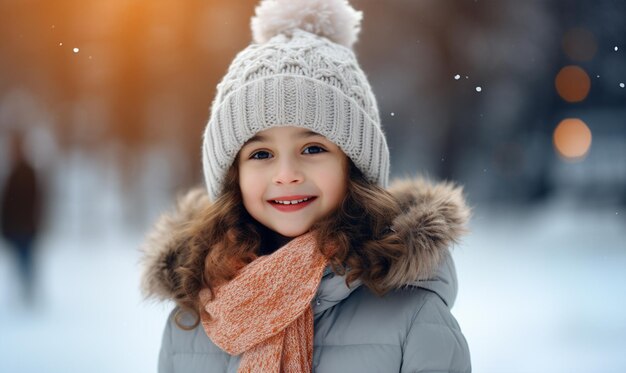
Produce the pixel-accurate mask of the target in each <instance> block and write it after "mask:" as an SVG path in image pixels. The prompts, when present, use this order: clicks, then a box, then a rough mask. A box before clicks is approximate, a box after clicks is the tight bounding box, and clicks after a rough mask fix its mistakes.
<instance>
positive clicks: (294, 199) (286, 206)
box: [267, 196, 317, 212]
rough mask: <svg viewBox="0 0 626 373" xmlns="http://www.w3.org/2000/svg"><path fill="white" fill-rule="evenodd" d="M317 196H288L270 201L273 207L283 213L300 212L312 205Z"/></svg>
mask: <svg viewBox="0 0 626 373" xmlns="http://www.w3.org/2000/svg"><path fill="white" fill-rule="evenodd" d="M316 199H317V197H316V196H287V197H278V198H276V199H271V200H268V201H267V202H269V203H270V204H271V205H272V207H274V208H275V209H277V210H279V211H283V212H292V211H298V210H300V209H303V208H305V207H306V206H308V205H310V204H311V203H312V202H313V201H315V200H316Z"/></svg>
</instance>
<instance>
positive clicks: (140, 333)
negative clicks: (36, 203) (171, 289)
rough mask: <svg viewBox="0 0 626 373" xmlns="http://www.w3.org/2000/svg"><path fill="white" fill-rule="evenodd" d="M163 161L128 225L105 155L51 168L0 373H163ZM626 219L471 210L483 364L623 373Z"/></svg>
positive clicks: (469, 312)
mask: <svg viewBox="0 0 626 373" xmlns="http://www.w3.org/2000/svg"><path fill="white" fill-rule="evenodd" d="M105 159H106V157H105ZM162 159H163V158H162V157H159V156H157V155H155V154H152V156H151V157H146V158H145V162H146V164H145V167H143V168H142V169H143V170H147V171H144V172H143V173H141V174H138V175H137V177H138V178H140V179H141V180H143V181H142V182H143V183H145V184H144V185H153V186H155V187H154V188H151V189H146V191H152V192H147V194H145V193H144V198H146V199H147V200H148V202H149V204H148V205H149V206H151V209H150V211H149V212H148V213H147V215H148V218H147V219H145V220H146V223H145V224H143V223H142V224H126V223H124V218H123V211H124V208H123V206H124V204H125V203H127V198H126V199H125V198H124V195H123V193H122V192H121V188H120V185H119V180H118V178H117V177H116V174H115V171H114V169H113V168H112V167H110V166H107V164H106V163H102V161H96V160H95V159H92V158H90V157H88V156H86V155H84V154H81V153H76V154H74V155H73V156H71V157H68V158H67V159H61V160H59V161H57V162H56V163H55V165H56V166H54V167H55V168H53V169H51V170H49V171H53V172H51V173H50V174H52V175H55V176H54V177H53V178H52V179H51V180H52V185H51V190H52V193H53V194H52V196H53V197H54V199H53V204H52V206H51V211H50V212H49V215H50V216H49V223H48V229H47V230H46V232H45V234H44V236H43V237H42V238H41V242H40V246H39V252H38V256H37V268H38V277H37V284H38V291H37V294H38V297H37V303H36V305H35V307H33V308H28V307H26V306H24V305H22V304H21V303H20V302H19V294H18V283H17V282H16V279H15V275H16V273H15V272H16V271H15V268H14V266H13V261H14V258H13V257H11V256H10V254H9V251H8V250H5V249H6V247H4V246H1V247H0V372H3V373H4V372H7V373H9V372H11V373H12V372H48V373H57V372H58V373H61V372H63V373H65V372H92V373H97V372H133V373H137V372H154V371H156V364H157V357H158V350H159V346H160V339H161V333H162V330H163V326H164V322H165V319H166V317H167V314H168V312H169V310H170V308H171V306H172V305H171V304H155V303H153V302H144V301H143V300H142V297H141V295H140V292H139V276H140V270H139V266H138V260H139V257H140V253H139V250H138V247H139V245H140V243H141V241H142V238H143V235H144V233H145V230H146V229H147V228H148V225H149V221H150V220H153V219H154V218H156V216H157V214H158V212H159V211H161V210H163V209H165V208H167V206H168V205H169V204H170V203H171V200H170V199H169V198H168V196H167V194H165V193H159V190H164V189H161V188H159V187H156V186H161V187H162V186H163V185H167V180H171V179H170V177H171V175H169V174H168V173H167V172H158V171H154V170H159V169H160V168H159V167H158V164H159V162H161V161H162ZM155 165H156V166H155ZM150 170H152V171H150ZM151 193H152V194H151ZM625 217H626V211H624V209H623V207H615V208H611V207H607V206H606V205H605V206H604V207H590V206H589V205H586V206H585V205H583V204H581V203H580V201H577V200H575V199H574V198H568V197H566V196H562V197H558V198H554V199H552V200H550V201H549V202H547V203H544V204H541V205H537V206H534V207H528V208H520V207H506V206H499V207H493V206H492V207H488V206H482V205H478V206H474V218H473V221H472V225H471V229H472V233H471V234H470V235H469V236H467V237H466V238H465V239H464V241H463V242H462V243H461V244H460V245H458V246H457V247H455V249H454V257H455V260H456V264H457V269H458V274H459V283H460V292H459V296H458V298H457V302H456V305H455V307H454V309H453V313H454V315H455V316H456V317H457V319H458V321H459V323H460V325H461V327H462V329H463V331H464V333H465V336H466V338H467V340H468V342H469V345H470V349H471V354H472V363H473V370H474V371H475V372H487V373H501V372H520V373H521V372H563V373H566V372H567V373H571V372H615V373H617V372H624V371H626V354H625V353H624V352H626V338H624V335H625V334H626V312H624V308H625V307H626V292H625V291H624V288H623V287H624V285H625V284H626V244H625V242H626V229H624V228H625V227H626V224H625V223H626V219H625Z"/></svg>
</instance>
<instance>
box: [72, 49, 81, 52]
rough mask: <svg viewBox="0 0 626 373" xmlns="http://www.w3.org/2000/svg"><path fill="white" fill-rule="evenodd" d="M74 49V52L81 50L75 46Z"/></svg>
mask: <svg viewBox="0 0 626 373" xmlns="http://www.w3.org/2000/svg"><path fill="white" fill-rule="evenodd" d="M72 50H73V51H74V53H78V52H79V51H80V49H78V48H74V49H72Z"/></svg>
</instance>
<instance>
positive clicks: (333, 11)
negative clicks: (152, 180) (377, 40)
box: [202, 0, 389, 200]
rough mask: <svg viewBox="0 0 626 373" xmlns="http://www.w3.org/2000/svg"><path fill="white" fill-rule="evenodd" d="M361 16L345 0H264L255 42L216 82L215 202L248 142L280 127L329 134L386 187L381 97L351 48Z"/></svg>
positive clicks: (210, 158)
mask: <svg viewBox="0 0 626 373" xmlns="http://www.w3.org/2000/svg"><path fill="white" fill-rule="evenodd" d="M361 16H362V15H361V12H357V11H355V10H354V9H353V8H352V7H351V6H350V5H349V4H348V2H347V0H262V1H261V4H260V5H259V6H258V7H257V8H256V17H253V18H252V31H253V36H254V41H255V42H254V43H252V44H251V45H249V46H248V47H247V48H246V49H244V50H243V51H241V52H240V53H239V54H237V56H236V57H235V59H234V60H233V62H232V63H231V65H230V67H229V69H228V72H227V74H226V76H225V77H224V78H223V79H222V81H221V82H220V84H219V85H218V86H217V94H216V96H215V99H214V101H213V105H212V108H211V117H210V119H209V122H208V124H207V126H206V129H205V132H204V139H203V140H204V142H203V146H202V161H203V167H204V177H205V182H206V186H207V189H208V192H209V197H210V198H211V199H212V200H215V199H216V198H217V197H218V196H219V195H220V194H221V192H222V187H223V181H224V178H225V175H226V173H227V171H228V168H229V167H230V166H231V165H232V163H233V161H234V159H235V157H236V156H237V153H238V152H239V150H240V149H241V147H242V146H243V145H244V143H245V142H246V141H247V140H248V139H250V138H251V137H252V136H254V135H255V134H256V133H257V132H260V131H263V130H266V129H269V128H273V127H281V126H296V127H304V128H307V129H310V130H311V131H314V132H317V133H319V134H321V135H323V136H325V137H326V138H328V139H329V140H330V141H332V142H333V143H335V144H336V145H337V146H339V148H341V150H343V152H344V153H345V154H346V155H347V156H348V157H350V159H351V160H352V161H353V162H354V164H355V165H356V166H357V167H358V168H359V169H360V170H361V172H363V174H364V175H365V177H366V178H367V179H368V180H370V181H371V182H373V183H376V184H378V185H380V186H382V187H386V186H387V181H388V178H389V150H388V148H387V142H386V140H385V135H384V133H383V132H382V130H381V126H380V118H379V115H378V108H377V104H376V99H375V97H374V94H373V93H372V89H371V87H370V85H369V83H368V81H367V78H366V76H365V74H364V73H363V71H362V70H361V68H360V67H359V65H358V63H357V60H356V57H355V55H354V53H353V51H352V49H351V47H352V44H353V43H354V42H355V41H356V39H357V35H358V32H359V30H360V21H361Z"/></svg>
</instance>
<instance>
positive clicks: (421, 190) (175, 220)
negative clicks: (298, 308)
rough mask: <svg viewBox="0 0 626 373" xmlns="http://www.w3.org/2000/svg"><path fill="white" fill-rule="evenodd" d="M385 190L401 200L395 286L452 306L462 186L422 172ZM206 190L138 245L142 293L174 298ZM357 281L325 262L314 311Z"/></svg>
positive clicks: (187, 199)
mask: <svg viewBox="0 0 626 373" xmlns="http://www.w3.org/2000/svg"><path fill="white" fill-rule="evenodd" d="M388 191H389V192H390V193H391V194H392V195H393V196H394V197H395V198H396V200H397V201H398V203H399V204H400V208H401V213H400V214H399V215H398V216H397V217H396V218H395V219H394V220H393V225H392V227H391V228H392V229H393V230H395V231H396V232H397V233H398V235H399V236H400V237H401V238H402V239H403V241H404V242H406V245H407V247H408V250H407V254H406V258H404V260H401V261H399V264H398V265H397V266H396V268H392V270H391V271H390V273H389V274H388V278H387V279H388V280H389V282H390V283H392V284H394V286H395V287H397V288H400V287H403V286H418V287H422V288H425V289H428V290H430V291H433V292H435V293H437V294H438V295H439V296H440V297H441V298H442V299H443V300H444V302H446V304H447V305H448V306H449V307H452V305H453V303H454V299H455V297H456V293H457V282H456V271H455V269H454V263H453V262H452V259H451V258H450V253H449V249H450V247H451V246H452V244H454V243H456V242H458V240H459V238H460V236H461V235H462V234H463V233H464V232H465V225H466V224H467V221H468V219H469V215H470V211H469V208H468V207H467V206H466V204H465V200H464V198H463V193H462V189H461V188H460V187H457V186H454V185H453V184H450V183H438V184H433V183H431V182H428V181H426V180H424V179H421V178H415V179H403V180H397V181H395V182H393V183H392V184H391V186H390V187H389V189H388ZM210 203H211V202H210V201H209V198H208V196H207V195H206V191H204V189H202V188H196V189H193V190H191V191H189V192H188V193H187V194H186V195H184V196H183V197H182V198H181V199H180V200H179V201H178V204H177V206H176V208H175V209H174V211H171V212H167V213H164V214H163V215H162V216H161V217H160V218H159V219H158V220H157V222H156V224H155V225H154V227H153V228H152V230H151V231H150V232H149V233H148V235H147V237H146V240H145V242H144V244H143V245H142V251H143V258H142V266H143V271H142V276H141V277H142V278H141V286H142V292H143V294H144V295H145V296H146V297H152V298H156V299H160V300H168V299H173V295H172V294H173V291H172V290H173V286H174V284H175V280H174V269H175V268H176V266H177V262H178V256H179V255H180V253H181V251H183V250H185V249H186V247H185V242H187V237H185V236H184V235H183V232H184V227H185V226H186V225H187V224H188V223H189V222H191V221H193V220H194V219H198V218H199V212H200V211H201V210H202V209H203V207H205V206H206V205H207V204H210ZM359 286H360V281H356V282H355V283H353V284H350V287H348V286H346V285H345V280H344V277H343V276H336V275H334V274H332V273H330V268H327V269H326V271H325V272H324V275H323V277H322V281H321V283H320V287H319V289H318V292H317V295H316V297H315V298H314V299H313V308H314V313H315V314H318V313H320V312H322V311H324V310H325V309H328V308H330V307H332V306H333V305H335V304H337V303H338V302H340V301H341V300H343V299H345V298H346V297H348V296H349V295H350V293H351V292H352V291H354V290H356V289H357V288H358V287H359Z"/></svg>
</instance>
